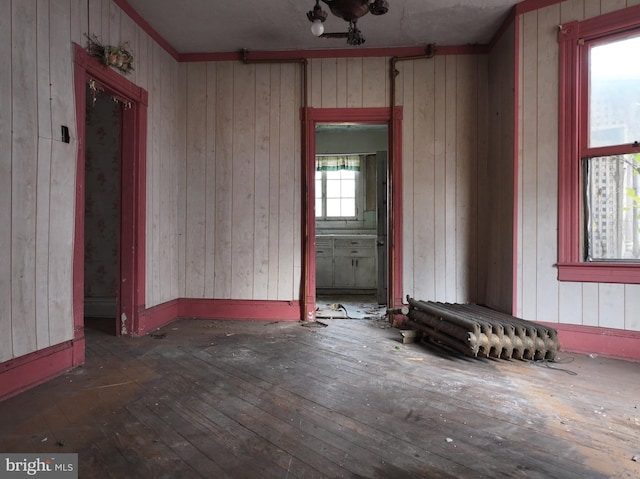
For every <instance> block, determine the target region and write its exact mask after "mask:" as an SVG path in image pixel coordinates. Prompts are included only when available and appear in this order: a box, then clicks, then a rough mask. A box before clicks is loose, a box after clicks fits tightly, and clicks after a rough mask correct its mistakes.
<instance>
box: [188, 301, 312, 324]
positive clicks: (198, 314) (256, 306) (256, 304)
mask: <svg viewBox="0 0 640 479" xmlns="http://www.w3.org/2000/svg"><path fill="white" fill-rule="evenodd" d="M300 314H301V310H300V302H299V301H266V300H265V301H262V300H241V299H179V300H178V317H180V318H195V319H247V320H258V321H300Z"/></svg>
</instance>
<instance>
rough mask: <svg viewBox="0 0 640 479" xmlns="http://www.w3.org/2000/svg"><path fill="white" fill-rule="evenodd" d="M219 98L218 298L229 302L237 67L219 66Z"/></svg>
mask: <svg viewBox="0 0 640 479" xmlns="http://www.w3.org/2000/svg"><path fill="white" fill-rule="evenodd" d="M216 73H217V79H216V82H217V85H218V89H217V97H216V105H217V109H216V124H217V125H218V128H217V129H216V145H217V154H216V183H215V185H216V232H215V236H216V253H215V266H216V271H215V280H214V284H215V296H214V297H216V298H222V299H229V298H231V297H232V290H231V258H232V256H231V232H232V214H233V213H232V210H231V207H232V202H231V198H232V191H231V184H232V180H233V175H232V172H233V114H234V110H233V64H232V63H219V64H218V67H217V71H216Z"/></svg>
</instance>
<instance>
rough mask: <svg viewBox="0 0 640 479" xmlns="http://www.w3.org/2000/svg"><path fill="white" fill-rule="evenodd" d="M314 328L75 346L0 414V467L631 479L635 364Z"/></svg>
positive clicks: (148, 474) (168, 333) (637, 404)
mask: <svg viewBox="0 0 640 479" xmlns="http://www.w3.org/2000/svg"><path fill="white" fill-rule="evenodd" d="M322 322H323V323H324V324H326V325H327V326H326V327H318V326H319V325H317V326H316V327H310V326H303V325H302V324H301V323H256V322H222V321H193V320H183V321H178V322H175V323H173V324H171V325H169V326H167V327H165V328H163V329H161V330H158V331H156V332H154V334H153V335H150V336H146V337H143V338H136V339H127V338H122V339H121V338H116V337H114V336H112V335H109V334H107V333H106V332H105V328H104V327H98V328H87V329H86V334H87V345H88V346H87V362H86V365H85V366H83V367H80V368H77V369H75V370H73V371H70V372H68V373H67V374H65V375H63V376H61V377H59V378H56V379H54V380H52V381H50V382H48V383H46V384H44V385H42V386H40V387H38V388H35V389H33V390H31V391H28V392H26V393H23V394H21V395H19V396H17V397H14V398H11V399H9V400H6V401H4V402H2V403H0V452H23V453H27V452H39V453H44V452H56V451H57V452H77V453H78V454H79V477H80V478H103V477H105V478H107V477H108V478H154V479H155V478H175V477H182V478H225V477H228V478H314V477H317V478H321V477H330V478H338V477H346V478H417V477H421V478H521V477H522V478H558V479H572V478H575V479H589V478H637V477H640V462H636V461H634V457H635V458H636V459H638V460H640V364H638V363H630V362H624V361H616V360H611V359H604V358H600V357H594V358H592V357H589V356H585V355H577V354H567V353H561V354H560V360H561V361H572V362H566V363H565V362H562V364H544V363H542V364H533V363H527V362H523V361H515V360H514V361H498V360H472V359H466V358H462V357H459V356H454V355H450V354H448V353H446V352H444V351H442V350H439V349H437V348H435V347H433V346H431V345H425V344H402V343H401V341H400V339H401V336H400V333H399V331H398V330H397V329H392V328H389V327H388V324H387V323H386V322H385V321H384V320H353V319H352V320H349V319H328V320H327V319H323V320H322ZM546 366H552V367H555V368H560V369H551V368H549V367H546ZM571 373H575V374H571Z"/></svg>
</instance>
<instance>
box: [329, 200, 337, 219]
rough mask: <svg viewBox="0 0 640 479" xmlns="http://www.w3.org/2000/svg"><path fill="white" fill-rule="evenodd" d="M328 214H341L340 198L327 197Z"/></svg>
mask: <svg viewBox="0 0 640 479" xmlns="http://www.w3.org/2000/svg"><path fill="white" fill-rule="evenodd" d="M327 216H329V217H331V216H340V198H327Z"/></svg>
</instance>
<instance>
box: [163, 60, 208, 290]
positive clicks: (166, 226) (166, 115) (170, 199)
mask: <svg viewBox="0 0 640 479" xmlns="http://www.w3.org/2000/svg"><path fill="white" fill-rule="evenodd" d="M158 51H159V54H160V59H159V60H160V61H159V62H158V63H159V64H160V71H161V72H163V73H162V74H161V75H160V95H159V97H158V100H159V102H160V130H161V131H162V132H163V134H162V136H161V137H160V141H159V144H160V157H159V164H160V168H159V170H160V171H159V175H158V177H159V178H158V183H157V190H158V193H157V198H158V200H157V201H158V202H157V207H158V210H159V212H160V214H159V215H158V216H159V219H158V221H159V227H158V251H160V250H161V251H162V252H163V253H164V254H163V256H164V261H158V262H159V264H160V267H159V275H158V276H159V277H160V288H159V296H158V298H159V301H161V302H165V301H169V300H171V299H174V298H175V296H173V297H172V295H171V289H172V282H173V278H174V277H175V275H174V274H173V273H174V269H173V265H174V264H175V261H176V259H177V258H176V254H175V252H176V248H175V244H174V241H173V240H174V236H173V235H172V231H173V230H174V228H175V217H174V215H173V214H172V212H173V208H174V207H175V205H176V196H175V178H176V175H175V171H174V168H173V165H174V164H175V161H174V154H175V153H174V152H175V148H174V147H175V145H174V144H173V138H174V136H173V135H174V131H175V121H174V115H173V114H172V112H173V108H172V104H171V102H172V96H171V94H172V93H173V89H172V87H171V86H172V84H173V83H174V82H173V77H172V75H171V72H172V67H171V64H172V63H175V62H174V60H173V59H171V58H170V57H169V55H168V54H167V53H166V52H165V51H164V50H161V49H158ZM205 139H206V135H205ZM154 186H155V185H154ZM156 261H157V259H156Z"/></svg>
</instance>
